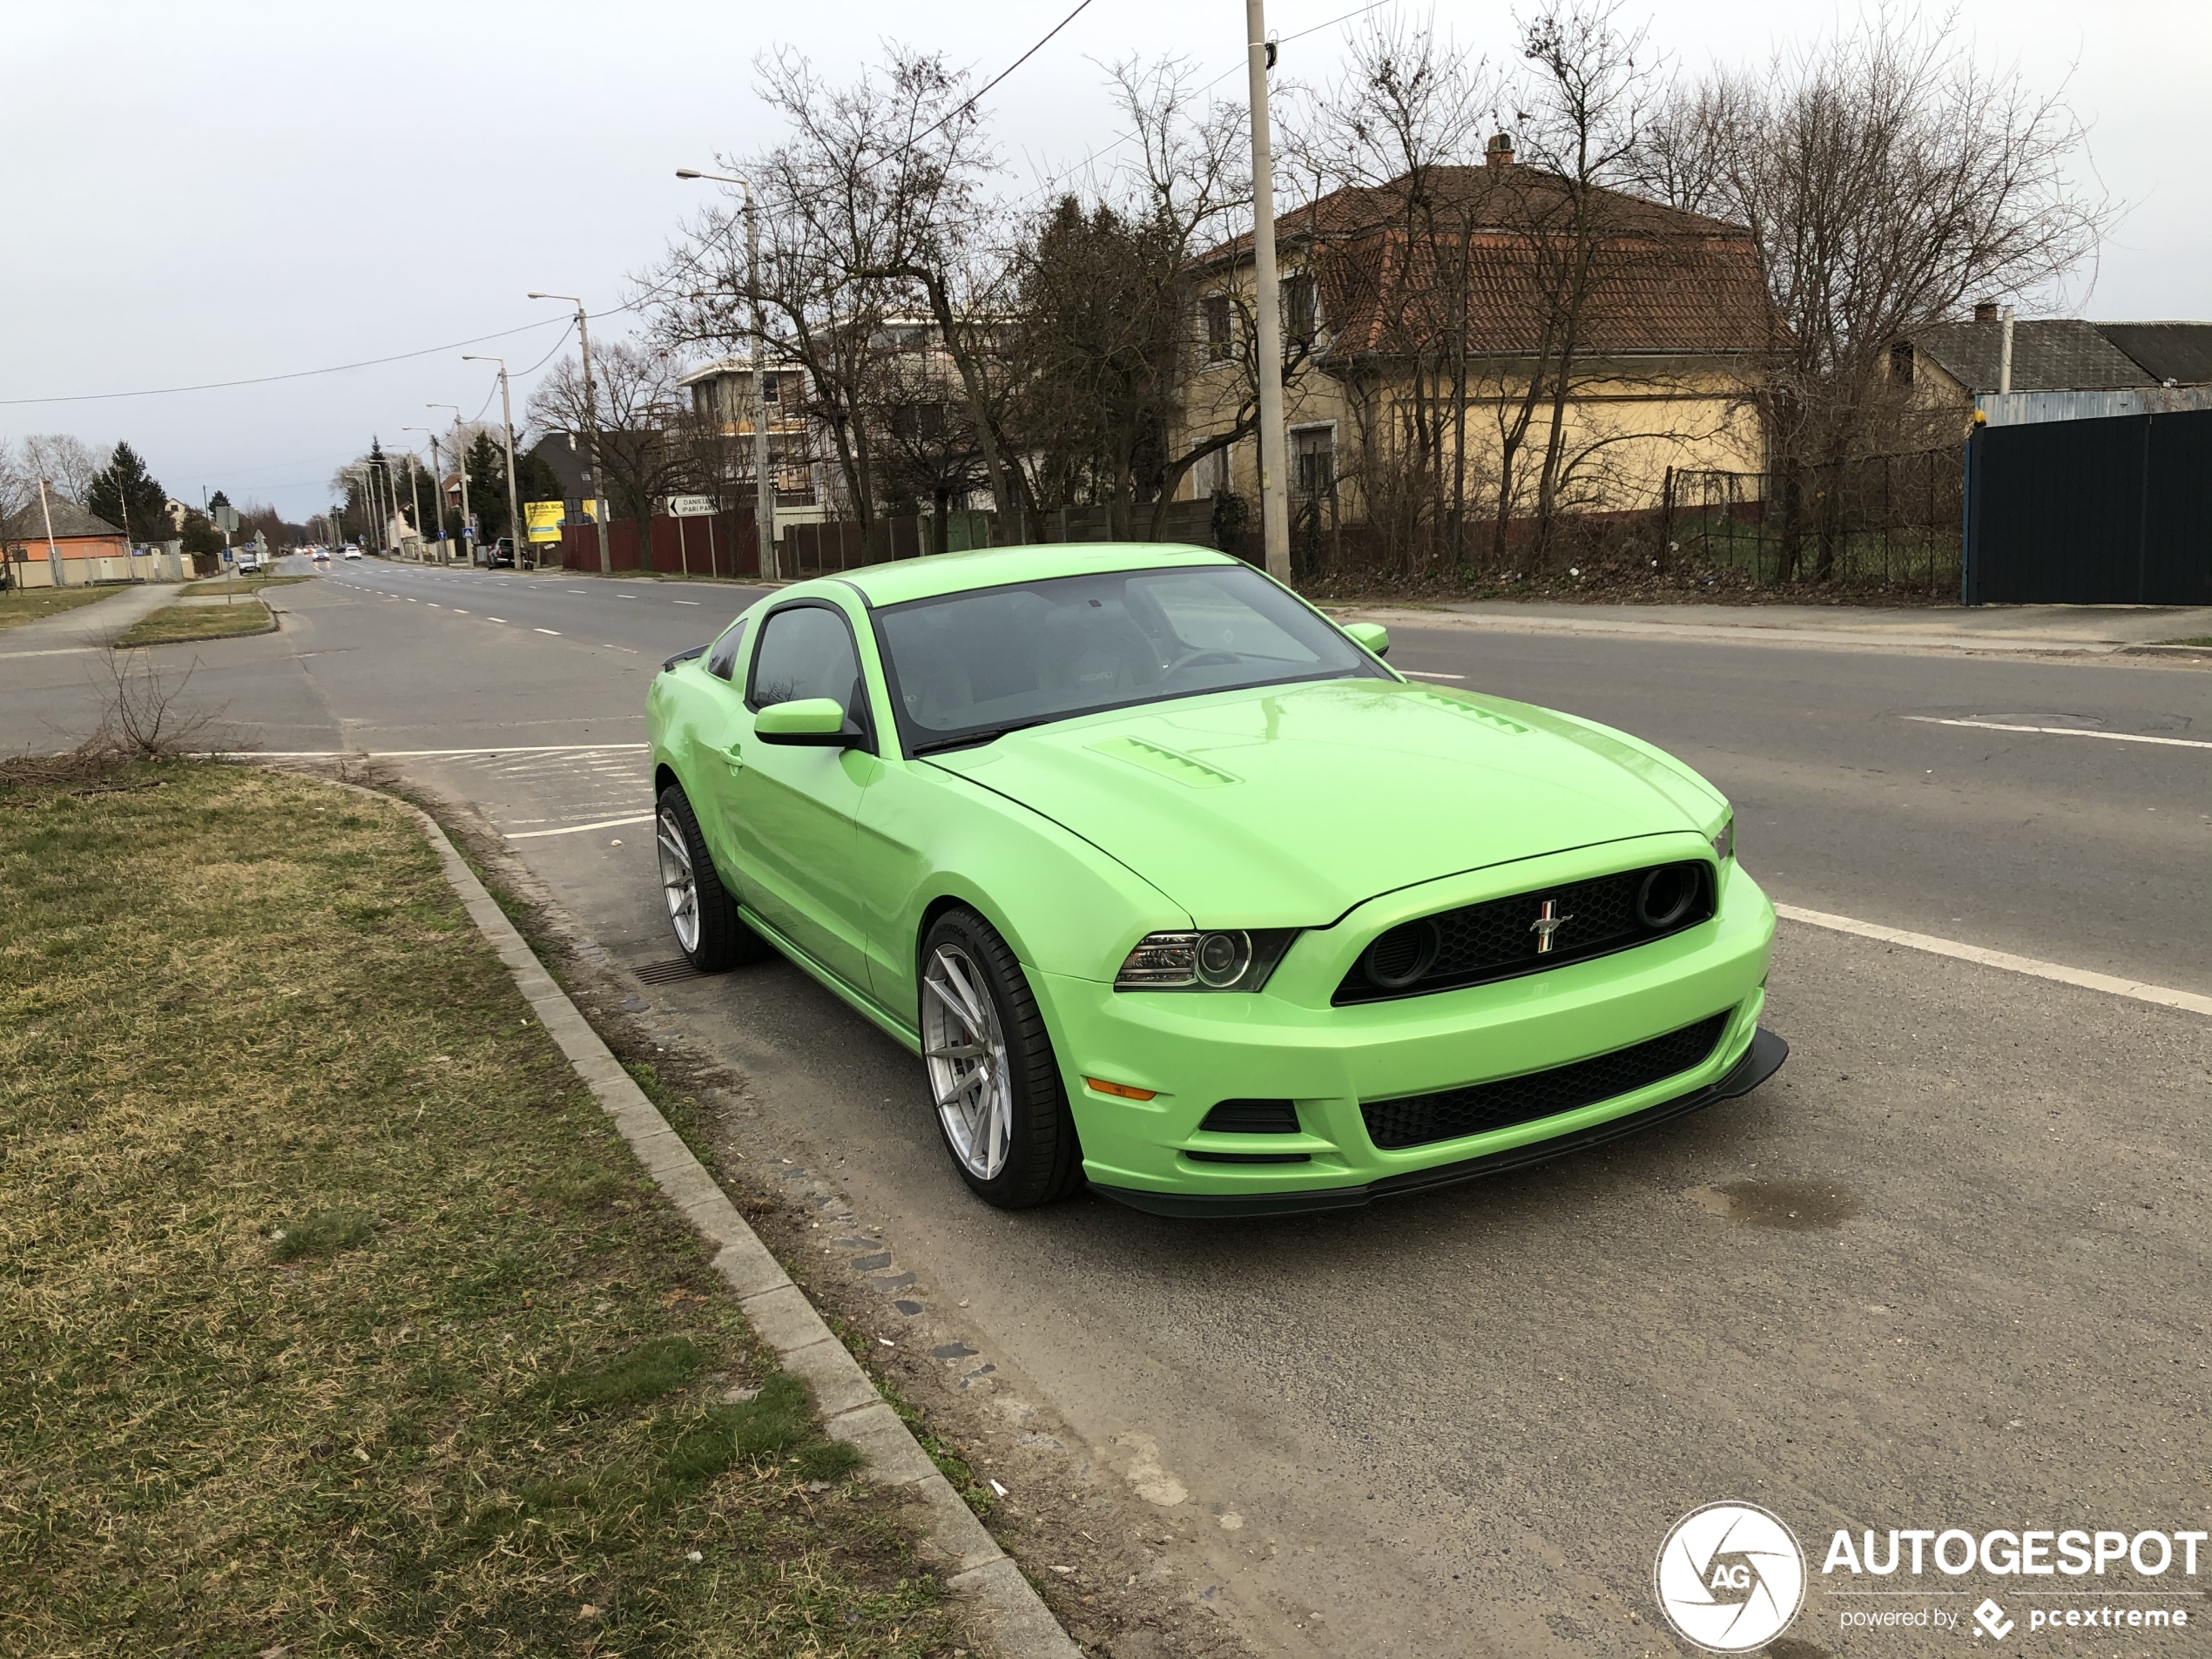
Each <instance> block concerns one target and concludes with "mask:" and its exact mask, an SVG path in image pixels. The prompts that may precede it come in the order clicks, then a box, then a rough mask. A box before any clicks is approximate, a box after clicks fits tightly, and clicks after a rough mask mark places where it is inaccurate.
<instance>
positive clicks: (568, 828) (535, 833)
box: [507, 813, 655, 841]
mask: <svg viewBox="0 0 2212 1659" xmlns="http://www.w3.org/2000/svg"><path fill="white" fill-rule="evenodd" d="M654 816H655V814H653V813H639V814H638V815H637V817H635V818H607V819H601V820H600V821H599V822H598V823H597V824H567V825H563V826H562V827H561V828H559V829H550V830H517V831H516V832H515V833H512V834H510V835H509V836H508V838H507V839H508V840H510V841H529V840H536V839H537V838H538V837H539V836H541V835H581V834H582V833H583V832H584V831H586V830H602V829H620V828H621V827H622V826H624V825H625V824H650V823H651V822H652V821H653V819H654Z"/></svg>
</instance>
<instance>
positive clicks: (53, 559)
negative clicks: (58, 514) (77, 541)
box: [38, 473, 62, 588]
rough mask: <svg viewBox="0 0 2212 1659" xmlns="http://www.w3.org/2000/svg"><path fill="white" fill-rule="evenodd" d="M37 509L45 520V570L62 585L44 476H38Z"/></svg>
mask: <svg viewBox="0 0 2212 1659" xmlns="http://www.w3.org/2000/svg"><path fill="white" fill-rule="evenodd" d="M38 511H39V514H40V516H42V517H44V519H45V521H46V570H47V573H48V574H49V575H51V577H53V578H54V585H55V586H56V587H57V588H58V587H60V586H61V585H62V550H61V549H60V548H58V547H57V546H55V545H54V509H52V508H51V507H49V506H48V505H47V504H46V478H45V475H44V474H43V473H42V474H40V475H39V478H38Z"/></svg>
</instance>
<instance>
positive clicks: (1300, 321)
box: [1283, 271, 1315, 346]
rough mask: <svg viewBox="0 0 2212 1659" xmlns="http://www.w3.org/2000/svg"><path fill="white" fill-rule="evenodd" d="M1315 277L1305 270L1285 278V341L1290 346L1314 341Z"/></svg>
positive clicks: (1306, 344)
mask: <svg viewBox="0 0 2212 1659" xmlns="http://www.w3.org/2000/svg"><path fill="white" fill-rule="evenodd" d="M1314 326H1315V313H1314V303H1313V278H1312V275H1311V274H1310V273H1306V272H1304V271H1300V272H1298V273H1295V274H1293V275H1291V276H1286V277H1285V278H1284V279H1283V341H1284V344H1285V345H1288V346H1311V345H1312V343H1313V334H1314Z"/></svg>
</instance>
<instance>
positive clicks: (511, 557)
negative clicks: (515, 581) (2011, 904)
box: [484, 536, 515, 570]
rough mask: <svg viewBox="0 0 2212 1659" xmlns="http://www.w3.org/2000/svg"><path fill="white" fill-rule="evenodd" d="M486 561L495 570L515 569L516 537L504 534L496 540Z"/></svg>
mask: <svg viewBox="0 0 2212 1659" xmlns="http://www.w3.org/2000/svg"><path fill="white" fill-rule="evenodd" d="M484 562H485V563H488V564H489V565H490V566H491V568H492V569H493V570H513V569H514V568H515V538H514V537H513V536H501V537H500V538H499V539H498V540H497V541H496V542H494V543H492V544H491V547H490V549H489V552H488V554H487V556H486V558H485V561H484Z"/></svg>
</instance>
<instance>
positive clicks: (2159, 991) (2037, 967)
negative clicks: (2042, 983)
mask: <svg viewBox="0 0 2212 1659" xmlns="http://www.w3.org/2000/svg"><path fill="white" fill-rule="evenodd" d="M1774 914H1776V915H1777V916H1779V917H1781V918H1782V919H1783V920H1784V921H1795V922H1802V923H1803V924H1804V926H1806V927H1824V928H1826V929H1828V931H1830V932H1831V933H1838V934H1858V936H1859V937H1860V938H1861V939H1877V940H1879V941H1882V942H1883V943H1884V944H1885V945H1902V946H1903V947H1905V948H1906V949H1907V950H1924V951H1926V952H1927V953H1928V954H1930V955H1932V956H1950V957H1953V958H1955V959H1957V960H1958V961H1962V962H1978V963H1979V964H1980V965H1981V966H1982V967H1984V968H2002V969H2003V970H2004V971H2005V972H2006V973H2008V974H2027V975H2028V976H2029V977H2030V978H2031V979H2046V980H2053V981H2056V982H2057V983H2059V984H2060V985H2073V986H2078V987H2079V988H2081V989H2083V990H2085V991H2102V992H2104V993H2105V994H2106V995H2110V996H2124V997H2128V998H2129V999H2130V1000H2132V1001H2137V1002H2155V1003H2156V1004H2157V1005H2158V1006H2159V1007H2160V1008H2180V1009H2182V1010H2183V1011H2184V1012H2187V1013H2189V1014H2204V1015H2212V996H2200V995H2197V994H2196V993H2195V991H2177V990H2174V989H2172V988H2170V987H2168V986H2164V985H2146V984H2144V983H2143V982H2142V981H2141V980H2132V979H2121V978H2120V977H2118V976H2117V975H2116V974H2096V973H2092V972H2090V971H2089V970H2088V969H2087V968H2068V967H2067V966H2066V965H2065V964H2064V963H2062V962H2047V961H2041V960H2040V959H2038V958H2036V957H2033V956H2015V955H2013V954H2012V952H2010V951H2006V950H1990V949H1987V948H1985V947H1983V946H1980V945H1968V944H1965V943H1962V942H1961V941H1959V940H1956V939H1939V938H1937V937H1936V936H1935V935H1934V934H1914V933H1907V932H1905V930H1904V929H1903V928H1901V927H1883V926H1881V925H1880V924H1879V923H1878V922H1871V921H1858V920H1857V919H1856V918H1855V917H1851V916H1834V915H1831V914H1828V913H1827V912H1826V911H1824V910H1804V909H1800V908H1799V907H1797V906H1796V905H1793V904H1778V905H1777V906H1775V907H1774Z"/></svg>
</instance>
